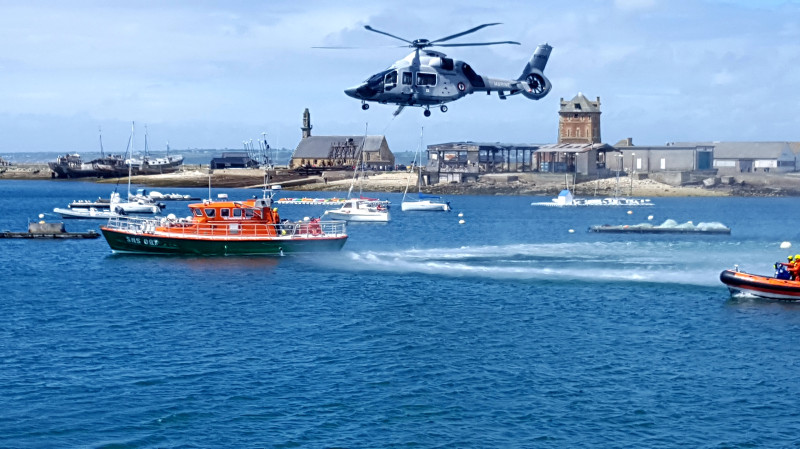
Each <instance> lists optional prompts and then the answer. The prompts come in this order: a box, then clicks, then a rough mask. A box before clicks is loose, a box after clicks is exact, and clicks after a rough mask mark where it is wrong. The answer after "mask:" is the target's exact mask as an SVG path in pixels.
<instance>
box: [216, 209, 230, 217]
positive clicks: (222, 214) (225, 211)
mask: <svg viewBox="0 0 800 449" xmlns="http://www.w3.org/2000/svg"><path fill="white" fill-rule="evenodd" d="M219 216H220V217H222V218H228V217H230V216H231V210H230V209H220V210H219Z"/></svg>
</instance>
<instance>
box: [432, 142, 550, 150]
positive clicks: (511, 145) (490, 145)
mask: <svg viewBox="0 0 800 449" xmlns="http://www.w3.org/2000/svg"><path fill="white" fill-rule="evenodd" d="M540 146H541V144H538V143H504V142H472V141H466V142H445V143H436V144H431V145H428V148H429V149H437V150H441V149H449V148H456V147H473V148H478V149H480V148H503V149H509V148H528V149H532V148H539V147H540Z"/></svg>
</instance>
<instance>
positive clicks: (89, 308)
mask: <svg viewBox="0 0 800 449" xmlns="http://www.w3.org/2000/svg"><path fill="white" fill-rule="evenodd" d="M114 188H115V186H114V185H108V184H105V185H101V184H95V183H91V182H75V181H0V230H12V231H23V230H25V229H26V226H27V225H26V223H27V220H28V219H31V220H38V214H40V213H48V211H52V209H53V208H54V207H64V206H65V205H66V204H67V203H69V202H70V201H72V200H77V199H87V200H88V199H95V198H97V197H98V196H104V197H107V196H108V195H109V193H110V192H111V190H112V189H114ZM116 188H118V189H119V190H120V191H122V192H125V191H126V189H127V186H124V185H121V186H116ZM158 190H160V191H162V193H169V192H173V191H174V192H179V193H191V194H193V195H195V196H201V197H207V196H208V191H207V190H206V189H163V188H162V189H158ZM221 192H224V193H227V194H228V195H229V197H230V198H231V199H246V198H250V197H252V195H260V194H261V193H260V192H259V191H253V190H244V189H219V190H218V189H214V191H213V192H212V195H213V196H216V194H217V193H221ZM287 194H289V193H288V192H287ZM339 194H340V195H341V194H344V192H340V193H339ZM123 195H124V193H123ZM333 195H336V192H333V193H320V196H333ZM374 195H377V196H380V197H388V199H390V200H391V201H392V202H393V205H394V207H393V208H392V209H391V216H392V221H391V222H390V223H388V224H355V223H354V224H351V225H349V227H348V230H349V233H350V238H349V240H348V242H347V243H346V244H345V246H344V249H343V250H342V251H341V252H338V253H328V254H319V255H310V256H287V257H170V256H167V257H158V256H130V255H128V256H126V255H115V254H112V253H111V251H110V249H109V248H108V245H107V244H106V242H105V241H104V240H103V238H102V237H101V238H100V239H97V240H64V241H51V240H35V241H34V240H22V239H10V240H5V241H3V240H0V447H25V448H27V447H76V446H77V447H107V448H111V447H353V448H357V447H363V448H375V447H398V448H399V447H409V448H410V447H425V448H427V447H440V448H450V447H452V448H467V447H475V448H485V447H599V448H612V447H631V448H633V447H636V448H646V447H677V446H684V447H721V448H722V447H796V446H798V445H800V408H798V405H800V404H799V402H800V400H798V398H800V384H799V383H798V382H797V376H798V372H799V371H800V349H798V348H800V304H797V303H791V302H776V301H764V300H759V299H755V298H748V297H742V298H731V297H730V295H729V293H728V290H727V289H726V288H725V286H724V285H722V284H721V283H720V282H719V273H720V271H722V270H723V269H726V268H732V267H733V266H734V264H738V265H739V267H740V269H742V270H744V271H749V272H754V273H761V274H770V273H771V272H772V264H773V263H774V262H776V261H779V260H781V261H782V260H785V258H786V256H787V255H788V254H789V253H790V252H792V251H796V252H798V253H800V232H798V226H797V224H798V223H800V208H799V207H798V203H800V199H797V198H653V202H654V203H655V206H653V207H643V208H630V209H626V208H613V207H612V208H546V209H542V208H535V207H531V206H530V203H531V202H532V201H547V200H548V199H549V198H542V197H523V196H519V197H517V196H453V197H448V198H447V199H448V200H449V201H450V202H451V204H452V207H453V212H450V213H442V212H401V211H400V208H399V202H400V199H401V195H398V194H388V195H387V194H377V193H376V194H374ZM186 204H187V203H185V202H169V203H168V204H167V209H166V210H165V211H164V212H165V213H174V214H176V215H178V216H185V215H188V214H187V212H188V209H187V208H186ZM323 210H324V209H321V208H320V206H281V207H280V210H279V212H280V213H281V214H282V216H284V217H287V218H302V217H304V216H318V215H321V214H322V211H323ZM629 211H630V212H631V213H630V214H629V213H628V212H629ZM459 214H463V216H459ZM651 215H652V216H653V218H652V220H648V216H651ZM47 218H48V219H56V220H58V219H57V218H56V217H53V216H52V215H50V216H48V217H47ZM667 219H672V220H675V221H677V222H678V223H684V222H686V221H693V222H694V223H699V222H719V223H722V224H724V225H726V226H728V227H730V228H731V229H732V232H731V234H730V235H646V234H636V235H619V234H597V233H590V232H587V230H588V228H589V227H590V226H593V225H602V224H611V225H620V224H639V223H643V222H652V223H654V224H659V223H662V222H663V221H664V220H667ZM460 220H463V221H464V222H463V224H460V223H459V221H460ZM65 222H66V227H67V230H69V231H74V232H77V231H84V230H86V229H90V228H91V229H97V228H98V226H99V224H100V222H97V221H82V220H65ZM570 231H572V232H570ZM783 241H789V242H792V243H793V244H794V247H793V248H791V249H780V244H781V242H783Z"/></svg>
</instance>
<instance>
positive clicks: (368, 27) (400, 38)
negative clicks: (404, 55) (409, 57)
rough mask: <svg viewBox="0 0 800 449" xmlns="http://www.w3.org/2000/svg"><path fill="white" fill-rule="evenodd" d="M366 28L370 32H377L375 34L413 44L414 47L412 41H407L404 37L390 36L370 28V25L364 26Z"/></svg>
mask: <svg viewBox="0 0 800 449" xmlns="http://www.w3.org/2000/svg"><path fill="white" fill-rule="evenodd" d="M364 28H366V29H368V30H370V31H373V32H375V33H378V34H383V35H384V36H389V37H393V38H395V39H399V40H401V41H403V42H405V43H407V44H412V45H413V44H414V43H413V42H411V41H409V40H406V39H403V38H402V37H397V36H395V35H394V34H389V33H387V32H385V31H381V30H376V29H375V28H372V27H371V26H369V25H364Z"/></svg>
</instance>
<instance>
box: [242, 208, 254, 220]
mask: <svg viewBox="0 0 800 449" xmlns="http://www.w3.org/2000/svg"><path fill="white" fill-rule="evenodd" d="M244 216H245V217H247V218H253V209H245V210H244Z"/></svg>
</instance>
